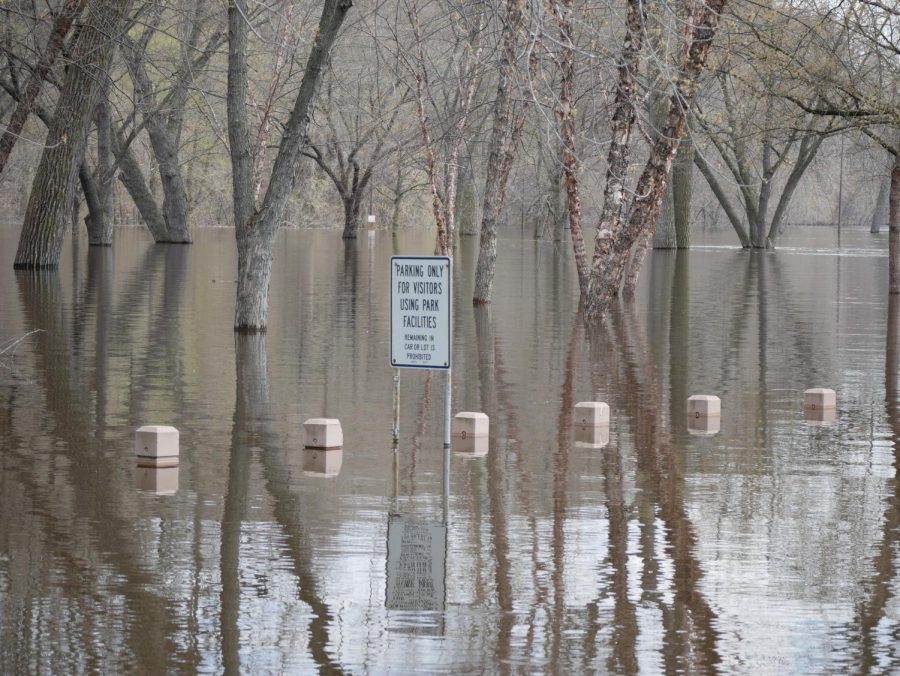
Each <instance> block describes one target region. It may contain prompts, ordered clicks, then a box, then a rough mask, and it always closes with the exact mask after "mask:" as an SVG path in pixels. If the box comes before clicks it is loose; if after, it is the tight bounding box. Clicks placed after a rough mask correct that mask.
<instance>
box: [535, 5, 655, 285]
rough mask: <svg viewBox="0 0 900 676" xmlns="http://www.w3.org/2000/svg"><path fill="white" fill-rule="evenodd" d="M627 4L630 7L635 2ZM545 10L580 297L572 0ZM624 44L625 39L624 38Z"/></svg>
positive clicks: (582, 258) (582, 271)
mask: <svg viewBox="0 0 900 676" xmlns="http://www.w3.org/2000/svg"><path fill="white" fill-rule="evenodd" d="M637 1H638V0H633V2H629V11H630V7H631V5H632V4H633V3H634V2H637ZM548 8H549V10H550V12H551V14H553V16H554V17H555V18H556V23H557V25H558V26H559V43H560V55H559V61H560V66H559V70H560V84H559V108H558V110H557V111H556V114H557V117H558V118H559V132H560V137H561V138H562V149H561V152H560V157H561V159H562V167H563V184H564V185H565V189H566V211H567V213H568V217H569V231H570V232H571V233H572V251H573V253H574V256H575V268H576V270H577V272H578V287H579V289H581V294H582V295H584V293H585V292H586V291H587V283H588V272H589V267H588V262H587V254H586V252H585V249H584V232H583V230H582V223H581V189H580V186H579V184H578V155H577V143H576V140H577V138H576V137H577V133H576V129H575V122H576V115H577V111H576V108H575V40H574V36H573V30H574V29H573V26H572V12H573V10H572V0H562V1H561V2H560V5H559V6H557V5H555V4H554V3H553V2H552V0H550V2H549V3H548ZM626 41H627V38H626Z"/></svg>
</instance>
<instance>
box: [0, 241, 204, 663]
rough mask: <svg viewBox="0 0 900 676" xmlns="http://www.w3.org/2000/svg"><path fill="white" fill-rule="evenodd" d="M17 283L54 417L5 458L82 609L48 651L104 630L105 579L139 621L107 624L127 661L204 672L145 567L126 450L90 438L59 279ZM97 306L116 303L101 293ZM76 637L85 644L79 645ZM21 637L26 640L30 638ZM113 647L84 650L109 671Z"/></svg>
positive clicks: (34, 274)
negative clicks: (181, 640) (99, 620)
mask: <svg viewBox="0 0 900 676" xmlns="http://www.w3.org/2000/svg"><path fill="white" fill-rule="evenodd" d="M97 263H98V260H97V259H95V258H91V259H90V260H89V268H90V267H91V266H93V265H96V264H97ZM100 264H101V265H103V264H104V263H103V262H102V261H101V262H100ZM96 272H97V271H91V270H90V269H89V277H92V278H93V279H97V278H98V277H100V276H102V273H101V274H100V275H98V274H95V273H96ZM16 282H17V285H18V290H19V298H20V300H21V303H22V310H23V316H24V318H25V323H26V326H27V328H28V329H29V330H33V329H41V333H39V334H37V337H36V340H35V341H34V345H35V348H34V356H35V363H34V367H35V372H36V374H37V381H38V383H39V384H40V386H41V388H42V390H43V399H44V407H43V410H44V411H46V413H47V416H46V417H41V418H39V419H35V420H34V425H33V426H29V425H28V421H27V420H26V422H25V423H24V425H25V427H26V428H25V429H20V430H19V431H17V432H15V434H16V436H18V438H19V439H20V443H19V445H18V448H9V449H7V452H9V453H16V454H19V455H20V456H21V460H22V462H21V463H17V465H18V467H19V470H18V472H17V476H16V477H15V485H16V486H18V489H19V490H21V491H23V493H24V495H25V497H26V499H27V500H28V501H29V503H30V504H31V505H32V510H36V513H37V514H43V515H53V517H52V518H38V519H35V520H34V521H33V522H32V523H31V527H32V528H34V529H36V530H34V531H32V532H31V533H30V535H29V538H30V540H31V542H32V546H33V547H40V546H43V547H46V549H47V552H46V554H45V555H41V559H43V560H44V561H45V563H44V564H43V565H42V566H41V568H43V567H44V565H52V563H53V562H54V561H65V565H63V566H59V567H58V570H60V571H61V572H62V574H63V575H65V576H66V579H65V580H64V581H62V582H61V587H60V589H62V590H65V595H66V597H68V599H69V600H70V601H71V602H72V605H73V606H74V608H75V610H74V612H73V615H74V616H75V617H76V618H78V621H77V622H67V623H65V624H64V625H62V633H61V634H60V635H58V636H56V638H55V640H53V641H50V642H47V638H46V637H45V639H44V640H42V641H41V648H43V647H46V646H50V645H55V644H57V643H58V644H65V643H67V642H69V641H73V640H74V641H76V642H77V643H79V644H82V641H81V640H80V638H79V637H81V636H82V634H81V632H88V633H91V632H92V631H101V630H100V629H99V627H98V626H96V625H95V624H94V623H95V622H96V613H97V608H96V607H95V606H96V599H97V598H106V597H107V595H109V594H110V591H111V590H110V589H109V588H105V589H101V587H100V586H101V584H102V583H101V580H106V584H112V586H113V591H114V593H115V594H117V595H120V596H121V598H122V600H123V601H124V604H125V606H126V610H125V611H124V615H123V617H126V618H132V621H128V622H126V623H125V625H124V626H119V625H118V624H117V623H116V622H115V621H114V620H113V621H110V622H109V623H103V625H104V626H105V627H106V629H105V631H107V632H109V631H112V632H115V633H117V634H119V635H121V636H122V637H123V638H124V644H125V645H126V646H127V647H128V650H129V652H130V655H131V657H130V658H129V660H130V661H132V662H133V664H134V665H135V666H139V668H140V669H142V670H146V671H149V672H157V671H165V669H166V665H168V664H172V663H180V664H183V665H185V666H188V665H191V664H196V663H197V660H196V654H195V653H193V652H192V651H190V650H188V651H185V650H184V649H182V648H180V647H179V646H178V645H177V644H176V643H175V641H174V637H175V634H176V632H177V618H178V614H177V612H176V611H175V608H174V605H173V604H172V602H171V601H170V600H169V599H167V598H166V597H165V595H163V594H162V593H160V592H159V591H157V590H160V589H164V586H163V585H162V584H161V580H160V576H159V574H158V571H157V570H155V568H154V567H152V566H150V565H148V564H146V563H145V556H144V552H143V550H142V548H141V545H140V542H138V541H136V540H135V538H134V519H133V514H134V507H133V505H132V503H131V501H130V500H129V498H130V497H131V496H132V495H133V493H134V491H133V486H132V481H131V477H130V474H129V475H127V476H125V475H123V473H122V466H121V463H119V461H118V459H119V456H120V453H119V452H118V449H115V450H116V452H112V453H110V452H107V449H106V448H105V447H104V446H103V444H102V443H100V442H98V441H97V440H96V439H94V438H92V436H93V435H88V434H87V432H86V430H87V429H88V421H90V420H91V417H92V415H91V407H90V401H91V397H90V396H89V394H88V392H86V391H85V385H84V382H83V380H81V379H79V378H78V377H76V373H75V371H76V370H75V369H74V367H73V365H74V363H75V361H76V359H77V357H76V356H75V355H74V354H73V353H72V349H73V344H74V342H73V338H72V332H71V331H70V328H69V326H70V324H69V322H70V318H69V315H68V313H67V312H66V311H65V308H64V305H63V301H62V293H61V289H60V280H59V276H58V275H57V274H55V273H52V272H51V273H47V272H42V271H23V272H18V273H16ZM96 297H97V298H98V299H100V298H104V299H106V301H107V302H108V300H109V297H108V296H107V295H104V294H102V293H100V292H99V291H98V293H97V296H96ZM109 311H110V309H109V307H108V306H103V305H102V304H98V305H97V306H96V307H95V308H94V312H96V313H97V314H98V315H100V314H103V313H108V312H109ZM98 354H103V353H98ZM97 396H98V397H105V393H101V392H98V393H97ZM101 436H102V435H101ZM47 441H49V442H50V443H51V444H52V450H50V451H48V450H46V449H45V444H46V443H47ZM38 454H49V457H48V458H47V459H46V461H45V460H44V459H41V458H39V457H38ZM47 462H49V464H50V466H49V468H48V466H47ZM48 470H49V471H48ZM11 471H12V470H11ZM4 474H5V477H4V480H8V479H9V475H8V474H7V470H6V469H4ZM73 489H74V491H75V492H76V494H77V495H90V496H91V499H90V500H83V499H74V497H73ZM38 543H41V545H38ZM84 543H90V548H91V554H90V556H85V555H83V554H78V553H77V552H83V551H84V547H85V545H84ZM101 571H102V573H101ZM111 573H112V574H111ZM31 574H32V575H33V574H35V571H33V572H32V573H31ZM45 584H46V582H45ZM17 587H18V584H16V583H14V587H13V589H12V590H11V591H10V592H9V597H10V598H12V599H17V600H18V601H21V602H26V603H27V602H28V598H27V597H28V594H30V593H31V592H30V585H26V587H25V588H17ZM134 618H139V620H137V619H134ZM43 621H44V620H42V618H41V617H40V616H35V615H29V622H37V623H38V626H34V627H30V626H23V627H22V629H21V630H22V631H23V632H28V631H33V632H34V633H35V634H43V633H45V631H46V630H47V629H48V627H45V626H43ZM76 633H77V634H78V637H76V636H74V634H76ZM148 637H153V640H148ZM21 638H22V639H25V636H24V633H23V635H22V636H21ZM106 639H111V636H105V637H104V636H102V635H98V636H95V637H94V639H93V640H92V641H89V642H87V644H86V645H83V647H82V650H83V651H85V652H86V653H87V657H86V659H87V660H88V662H89V663H93V664H95V665H98V666H100V665H104V664H106V665H107V666H108V664H109V663H108V662H104V661H103V660H108V659H109V657H108V656H106V655H103V657H102V658H101V655H102V652H101V653H97V652H96V651H97V650H99V648H100V643H102V642H103V641H104V640H106ZM120 658H121V656H120ZM44 659H47V660H49V663H50V664H53V665H55V667H56V668H58V669H60V670H61V669H62V667H61V665H60V664H58V663H57V662H55V660H56V659H59V658H58V657H54V656H53V655H51V654H48V655H46V656H45V657H44ZM101 670H102V668H101Z"/></svg>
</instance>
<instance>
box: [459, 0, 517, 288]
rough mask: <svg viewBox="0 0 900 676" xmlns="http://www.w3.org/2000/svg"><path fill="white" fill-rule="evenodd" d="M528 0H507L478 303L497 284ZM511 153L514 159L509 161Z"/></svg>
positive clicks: (483, 210)
mask: <svg viewBox="0 0 900 676" xmlns="http://www.w3.org/2000/svg"><path fill="white" fill-rule="evenodd" d="M523 5H524V0H507V3H506V17H505V21H504V23H503V50H502V51H501V53H500V71H499V77H498V81H497V97H496V98H495V99H494V120H493V126H492V128H491V140H490V145H489V146H488V165H487V174H486V176H485V179H484V200H483V202H482V207H481V214H482V216H481V237H480V240H479V246H478V263H477V264H476V267H475V289H474V292H473V294H472V301H473V302H474V303H475V304H476V305H478V304H482V303H490V302H491V289H492V287H493V284H494V266H495V264H496V262H497V220H498V219H499V217H500V214H501V213H502V210H503V201H504V198H505V197H506V184H507V181H508V180H509V171H510V169H511V167H512V157H513V156H514V154H515V140H514V139H513V134H514V129H513V124H512V122H511V120H510V114H511V113H512V97H511V92H510V88H511V86H512V82H511V80H512V71H513V65H514V64H515V59H516V47H517V44H518V35H519V30H520V29H521V26H522V21H523V13H522V6H523ZM507 155H509V157H510V160H509V162H507Z"/></svg>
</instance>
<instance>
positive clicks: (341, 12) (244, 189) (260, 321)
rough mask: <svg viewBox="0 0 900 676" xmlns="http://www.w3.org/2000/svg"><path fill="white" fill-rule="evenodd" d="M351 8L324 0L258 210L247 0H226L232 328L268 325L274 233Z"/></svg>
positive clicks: (346, 3)
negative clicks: (234, 268) (234, 255)
mask: <svg viewBox="0 0 900 676" xmlns="http://www.w3.org/2000/svg"><path fill="white" fill-rule="evenodd" d="M350 7H352V2H351V1H350V0H325V3H324V6H323V8H322V16H321V18H320V19H319V28H318V31H317V33H316V38H315V41H314V42H313V46H312V49H311V50H310V53H309V58H308V59H307V62H306V68H305V70H304V73H303V80H302V81H301V83H300V88H299V90H298V92H297V98H296V99H295V101H294V107H293V109H292V111H291V115H290V117H289V119H288V121H287V124H286V125H285V128H284V133H283V135H282V137H281V143H280V145H279V147H278V155H277V156H276V157H275V163H274V166H273V168H272V176H271V179H270V180H269V185H268V188H267V189H266V195H265V197H264V198H263V200H262V204H261V205H260V208H259V210H257V209H256V206H255V201H254V190H253V158H252V156H251V153H250V134H249V123H248V121H247V109H246V104H247V75H248V67H247V36H248V32H249V31H248V26H247V16H248V15H247V4H246V2H245V0H230V2H229V5H228V88H227V111H228V133H229V140H230V142H231V159H232V183H233V187H234V216H235V238H236V240H237V248H238V283H237V298H236V303H235V318H234V327H235V329H236V330H239V331H248V332H254V331H264V330H265V329H266V320H267V315H268V309H269V304H268V297H269V281H270V279H271V273H272V258H273V247H274V244H275V236H276V234H277V233H278V229H279V227H280V226H281V221H282V219H283V216H284V209H285V205H286V204H287V199H288V197H289V195H290V191H291V190H292V189H293V187H294V180H295V177H296V174H297V169H298V166H299V163H300V159H301V151H302V150H303V146H304V145H305V144H306V142H307V135H306V133H307V129H308V127H309V119H310V111H311V109H312V105H313V101H314V100H315V96H316V92H317V90H318V87H319V83H320V82H321V79H322V71H323V69H324V66H325V64H326V63H327V61H328V56H329V54H330V52H331V48H332V47H333V46H334V43H335V41H336V39H337V34H338V30H339V29H340V27H341V24H342V23H343V21H344V17H345V16H346V14H347V12H348V11H349V10H350Z"/></svg>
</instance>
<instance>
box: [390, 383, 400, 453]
mask: <svg viewBox="0 0 900 676" xmlns="http://www.w3.org/2000/svg"><path fill="white" fill-rule="evenodd" d="M391 432H392V435H393V439H394V443H395V444H397V443H398V442H399V441H400V369H394V426H393V428H392V429H391Z"/></svg>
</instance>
